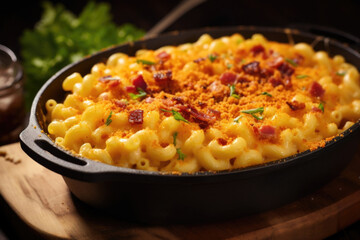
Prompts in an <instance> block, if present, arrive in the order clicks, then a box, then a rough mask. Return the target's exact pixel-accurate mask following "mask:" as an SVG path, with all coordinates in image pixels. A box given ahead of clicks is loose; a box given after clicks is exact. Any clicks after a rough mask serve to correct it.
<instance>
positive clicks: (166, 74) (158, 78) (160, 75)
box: [154, 70, 172, 84]
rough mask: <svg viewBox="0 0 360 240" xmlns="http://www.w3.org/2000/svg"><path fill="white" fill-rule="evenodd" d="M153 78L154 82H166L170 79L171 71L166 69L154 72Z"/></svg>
mask: <svg viewBox="0 0 360 240" xmlns="http://www.w3.org/2000/svg"><path fill="white" fill-rule="evenodd" d="M154 79H155V82H157V83H159V84H164V83H168V82H169V81H171V80H172V71H171V70H167V71H159V72H156V73H154Z"/></svg>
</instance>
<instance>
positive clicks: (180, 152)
mask: <svg viewBox="0 0 360 240" xmlns="http://www.w3.org/2000/svg"><path fill="white" fill-rule="evenodd" d="M177 135H178V132H174V134H173V143H174V146H175V147H176V137H177ZM176 153H177V154H178V160H184V159H185V158H186V154H184V153H183V152H182V151H181V148H176Z"/></svg>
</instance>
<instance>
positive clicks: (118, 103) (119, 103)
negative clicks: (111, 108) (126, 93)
mask: <svg viewBox="0 0 360 240" xmlns="http://www.w3.org/2000/svg"><path fill="white" fill-rule="evenodd" d="M114 103H115V106H117V107H119V108H126V105H127V104H126V102H125V101H122V100H115V102H114Z"/></svg>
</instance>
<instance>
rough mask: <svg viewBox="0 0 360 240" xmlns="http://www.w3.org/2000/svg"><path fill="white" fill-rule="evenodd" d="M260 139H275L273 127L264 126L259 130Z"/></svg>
mask: <svg viewBox="0 0 360 240" xmlns="http://www.w3.org/2000/svg"><path fill="white" fill-rule="evenodd" d="M259 134H260V137H262V138H272V137H275V128H274V127H273V126H269V125H264V126H261V128H260V129H259Z"/></svg>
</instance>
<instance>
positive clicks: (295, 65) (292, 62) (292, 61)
mask: <svg viewBox="0 0 360 240" xmlns="http://www.w3.org/2000/svg"><path fill="white" fill-rule="evenodd" d="M285 61H286V62H288V63H290V64H291V65H292V66H293V67H297V66H298V64H297V63H296V62H295V61H294V60H292V59H290V58H285Z"/></svg>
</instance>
